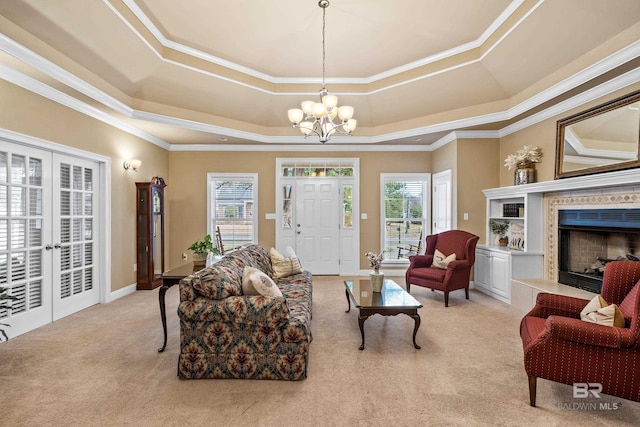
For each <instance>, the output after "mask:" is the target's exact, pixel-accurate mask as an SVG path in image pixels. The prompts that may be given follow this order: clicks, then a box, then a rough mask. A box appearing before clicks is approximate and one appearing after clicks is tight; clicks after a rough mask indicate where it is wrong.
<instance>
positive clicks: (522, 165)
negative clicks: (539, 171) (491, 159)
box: [504, 145, 542, 185]
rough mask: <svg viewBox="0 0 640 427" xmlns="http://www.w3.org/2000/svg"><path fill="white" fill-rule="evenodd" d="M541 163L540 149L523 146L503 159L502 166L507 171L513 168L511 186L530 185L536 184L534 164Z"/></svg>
mask: <svg viewBox="0 0 640 427" xmlns="http://www.w3.org/2000/svg"><path fill="white" fill-rule="evenodd" d="M541 161H542V149H541V148H540V147H531V146H529V145H525V146H524V147H523V148H522V149H521V150H518V151H516V153H515V154H509V155H508V156H507V158H506V159H504V165H505V166H506V167H507V168H509V170H511V169H514V168H515V172H514V174H513V185H521V184H530V183H532V182H536V168H535V164H536V163H540V162H541Z"/></svg>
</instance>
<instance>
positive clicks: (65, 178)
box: [52, 154, 99, 320]
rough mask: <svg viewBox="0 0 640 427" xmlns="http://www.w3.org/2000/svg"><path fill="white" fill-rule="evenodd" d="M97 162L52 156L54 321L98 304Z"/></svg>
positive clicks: (57, 155)
mask: <svg viewBox="0 0 640 427" xmlns="http://www.w3.org/2000/svg"><path fill="white" fill-rule="evenodd" d="M97 169H98V168H97V164H96V163H95V162H92V161H88V160H82V159H76V158H73V157H70V156H63V155H59V154H54V155H53V183H54V189H53V236H54V243H53V249H52V251H53V255H54V257H53V271H54V282H53V320H58V319H60V318H61V317H64V316H68V315H69V314H72V313H75V312H76V311H79V310H82V309H84V308H87V307H89V306H91V305H94V304H97V303H98V301H99V290H98V287H97V286H96V283H95V277H96V265H95V260H96V257H95V251H96V244H95V239H94V236H95V234H96V232H95V229H94V228H95V226H96V225H97V224H98V221H97V219H96V209H95V200H96V195H95V189H96V183H97V182H96V181H97Z"/></svg>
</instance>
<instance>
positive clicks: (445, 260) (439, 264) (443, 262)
mask: <svg viewBox="0 0 640 427" xmlns="http://www.w3.org/2000/svg"><path fill="white" fill-rule="evenodd" d="M455 260H456V253H455V252H454V253H452V254H451V255H449V256H446V255H445V254H443V253H442V252H440V251H439V250H437V249H436V251H435V253H434V254H433V262H432V263H431V267H435V268H441V269H443V270H446V269H447V267H448V266H449V263H450V262H451V261H455Z"/></svg>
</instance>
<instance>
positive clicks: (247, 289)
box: [242, 267, 282, 297]
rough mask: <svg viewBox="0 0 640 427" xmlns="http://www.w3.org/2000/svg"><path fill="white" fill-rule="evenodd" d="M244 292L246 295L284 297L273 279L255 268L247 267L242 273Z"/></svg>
mask: <svg viewBox="0 0 640 427" xmlns="http://www.w3.org/2000/svg"><path fill="white" fill-rule="evenodd" d="M242 290H243V291H244V294H245V295H263V296H265V297H281V296H282V292H281V291H280V288H278V286H277V285H276V284H275V282H274V281H273V280H272V279H271V277H269V276H268V275H267V274H266V273H263V272H262V271H260V270H258V269H257V268H253V267H245V268H244V270H243V272H242Z"/></svg>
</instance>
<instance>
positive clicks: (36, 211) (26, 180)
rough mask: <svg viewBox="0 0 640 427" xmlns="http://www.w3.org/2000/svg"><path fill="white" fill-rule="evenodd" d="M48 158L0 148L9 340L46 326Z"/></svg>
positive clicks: (0, 235) (1, 271)
mask: <svg viewBox="0 0 640 427" xmlns="http://www.w3.org/2000/svg"><path fill="white" fill-rule="evenodd" d="M50 196H51V153H47V152H46V151H42V150H37V149H32V148H26V147H22V146H18V145H15V144H7V143H5V142H0V286H2V287H4V288H9V293H10V294H11V295H13V296H15V297H16V298H18V300H17V301H14V302H13V303H12V306H11V308H10V309H9V310H4V312H0V323H6V324H9V325H10V327H8V328H5V332H6V333H7V335H8V336H9V337H12V336H16V335H20V334H22V333H24V332H27V331H30V330H32V329H35V328H37V327H39V326H42V325H45V324H47V323H49V322H51V313H52V305H51V291H52V274H51V260H52V258H51V256H45V251H46V250H45V246H46V245H47V244H48V243H49V242H51V239H52V234H51V231H52V230H51V201H50V200H51V197H50Z"/></svg>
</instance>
